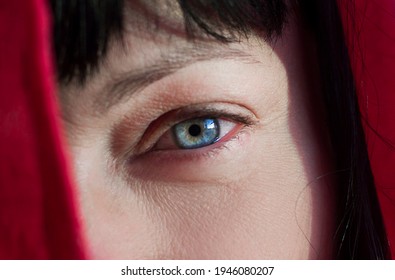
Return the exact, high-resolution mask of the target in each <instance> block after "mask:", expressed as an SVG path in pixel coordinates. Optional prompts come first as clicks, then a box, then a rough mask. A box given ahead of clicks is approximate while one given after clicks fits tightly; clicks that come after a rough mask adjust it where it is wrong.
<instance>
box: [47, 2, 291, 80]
mask: <svg viewBox="0 0 395 280" xmlns="http://www.w3.org/2000/svg"><path fill="white" fill-rule="evenodd" d="M174 1H176V0H174ZM50 3H51V7H52V10H53V17H54V18H53V21H54V28H53V31H54V47H55V55H56V62H57V74H58V80H59V82H60V83H63V84H65V83H66V84H67V83H68V82H70V81H72V80H76V81H79V82H80V83H83V82H84V81H85V79H86V78H87V76H88V75H89V74H91V73H92V72H94V71H95V70H96V69H97V66H98V63H99V62H100V61H101V59H102V58H103V57H104V56H105V54H106V51H107V47H108V44H109V41H110V40H111V39H112V38H113V37H116V36H118V37H120V36H121V35H122V31H123V22H124V20H123V13H124V11H123V10H124V4H125V2H124V0H100V1H96V0H50ZM178 4H179V6H180V8H181V11H182V13H183V17H184V23H185V30H186V32H187V34H188V36H190V37H193V34H194V33H195V31H198V30H199V31H203V32H204V33H206V34H207V35H209V36H211V37H213V38H215V39H217V40H219V41H221V42H230V41H234V40H235V39H236V38H239V37H240V36H247V34H249V33H250V32H251V31H254V32H257V33H260V34H262V35H261V36H262V37H263V38H265V39H267V40H269V39H272V38H273V37H275V36H278V35H280V34H281V31H282V29H283V26H284V23H285V21H286V15H287V7H286V4H285V1H284V0H243V1H240V0H178Z"/></svg>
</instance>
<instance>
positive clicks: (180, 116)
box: [136, 108, 257, 154]
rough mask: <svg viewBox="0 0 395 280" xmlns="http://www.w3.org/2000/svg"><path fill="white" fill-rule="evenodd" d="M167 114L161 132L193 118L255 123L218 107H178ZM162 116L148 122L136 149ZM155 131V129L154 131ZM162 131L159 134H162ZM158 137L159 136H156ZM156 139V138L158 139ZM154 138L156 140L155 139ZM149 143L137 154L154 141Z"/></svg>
mask: <svg viewBox="0 0 395 280" xmlns="http://www.w3.org/2000/svg"><path fill="white" fill-rule="evenodd" d="M168 114H172V115H171V117H170V118H168V119H167V120H166V119H165V120H164V121H163V122H164V124H162V127H163V128H164V129H162V131H163V133H165V132H166V131H167V130H169V129H171V128H172V127H173V126H174V125H176V124H179V123H182V122H184V121H186V120H189V119H194V118H223V119H229V120H231V121H235V122H238V123H241V124H243V125H244V126H252V125H254V124H256V123H257V121H255V120H254V119H253V118H252V117H248V116H243V115H239V114H233V113H229V112H228V111H225V110H218V109H211V108H208V109H207V108H206V109H194V110H183V109H178V110H174V111H172V112H169V113H168ZM161 118H163V117H162V116H161V117H159V118H158V119H156V120H154V121H153V122H151V123H150V125H149V128H148V129H147V130H146V131H145V132H144V134H143V135H142V136H141V137H140V139H139V141H138V144H137V145H136V147H137V150H141V149H142V147H143V144H144V139H145V138H147V137H148V135H150V134H151V135H152V134H153V133H151V132H152V130H154V129H152V128H151V129H150V127H152V126H154V127H155V125H154V124H155V122H158V121H159V120H160V119H161ZM154 132H155V131H154ZM163 133H162V134H161V135H163ZM158 139H159V138H158ZM158 139H157V140H158ZM157 140H156V141H157ZM156 141H155V142H154V143H151V145H150V146H149V147H148V148H146V149H144V150H143V152H141V153H138V154H143V153H147V152H149V151H151V150H152V148H153V147H154V146H155V143H156Z"/></svg>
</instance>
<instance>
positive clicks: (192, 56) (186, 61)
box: [94, 45, 261, 113]
mask: <svg viewBox="0 0 395 280" xmlns="http://www.w3.org/2000/svg"><path fill="white" fill-rule="evenodd" d="M216 59H221V60H238V61H241V62H243V63H248V64H251V63H261V62H260V61H258V60H257V59H256V58H254V57H253V56H252V55H251V54H248V53H247V52H244V51H242V50H239V49H234V48H231V47H229V46H226V47H219V46H217V45H215V47H213V46H211V45H210V46H206V45H202V46H200V45H199V46H196V45H193V46H192V47H191V46H189V47H187V48H183V49H176V50H174V51H173V52H170V53H169V54H167V55H166V56H165V57H161V59H159V60H158V61H157V62H155V63H154V64H153V65H151V66H148V67H145V68H144V69H137V70H136V69H134V70H131V71H129V72H126V73H123V74H121V75H120V76H119V77H118V78H117V79H116V80H115V81H114V80H112V81H110V82H109V83H108V84H106V85H105V86H104V87H103V89H102V90H101V91H100V92H99V93H98V94H97V98H96V100H95V101H94V104H95V108H96V109H97V111H98V112H100V113H105V112H106V111H108V110H109V109H110V108H111V107H112V106H114V105H116V104H118V103H120V102H122V101H124V100H125V99H127V98H129V97H131V96H132V95H133V94H134V93H136V92H139V91H141V90H143V89H144V88H146V87H147V86H149V85H150V84H152V83H154V82H156V81H158V80H161V79H163V78H165V77H166V76H169V75H171V74H173V73H175V72H177V71H178V70H180V69H182V68H185V67H186V66H188V65H191V64H194V63H197V62H201V61H209V60H216Z"/></svg>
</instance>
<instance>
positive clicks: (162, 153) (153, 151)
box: [137, 109, 255, 160]
mask: <svg viewBox="0 0 395 280" xmlns="http://www.w3.org/2000/svg"><path fill="white" fill-rule="evenodd" d="M175 115H176V116H174V115H173V116H172V114H171V113H170V117H169V118H167V117H166V116H164V117H161V118H159V119H157V120H156V121H154V122H153V123H151V125H150V127H149V128H148V129H147V131H146V132H145V134H144V135H143V137H142V138H141V140H140V142H141V144H140V146H145V147H146V148H145V149H140V150H143V151H142V152H140V153H138V155H137V157H149V156H155V157H160V158H162V159H166V160H170V159H171V160H173V159H175V158H177V159H180V160H196V159H200V158H210V157H212V156H213V155H216V154H217V153H219V152H220V151H221V150H223V149H227V148H229V145H230V144H231V143H233V142H234V140H237V139H238V138H239V137H240V136H241V135H243V132H245V129H246V128H248V127H250V126H251V125H253V124H254V123H255V121H254V120H253V119H252V117H250V116H247V115H245V116H244V115H241V114H233V113H229V112H226V111H224V110H213V109H208V110H204V109H203V110H193V111H188V110H185V111H183V110H177V111H176V114H175ZM206 118H207V119H218V120H225V121H229V122H233V123H234V125H235V126H234V127H233V128H232V129H231V130H230V131H229V132H227V133H226V134H225V135H224V136H222V137H221V138H220V139H218V140H217V141H215V142H214V143H212V144H209V145H206V146H203V147H199V148H194V149H158V147H157V143H158V141H159V140H160V139H161V138H162V137H163V135H165V134H166V133H171V129H172V128H173V127H174V126H175V125H178V124H181V123H183V122H185V121H188V120H193V119H206ZM161 127H162V128H161ZM156 131H159V133H158V132H156ZM153 135H156V137H155V136H153ZM150 138H151V139H152V138H154V139H156V140H154V141H152V142H151V144H149V145H146V144H145V143H146V142H150V141H151V139H150ZM147 147H148V148H147Z"/></svg>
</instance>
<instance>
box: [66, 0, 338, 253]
mask: <svg viewBox="0 0 395 280" xmlns="http://www.w3.org/2000/svg"><path fill="white" fill-rule="evenodd" d="M148 10H149V7H148ZM163 11H165V12H163V14H162V15H160V20H159V22H158V21H157V22H156V23H157V24H158V25H157V28H152V26H150V25H151V24H150V22H152V18H150V16H149V13H148V12H147V13H146V14H145V16H144V17H142V16H141V15H140V16H136V13H137V12H131V10H129V9H127V10H126V12H125V14H126V15H125V17H126V28H125V29H126V30H125V34H124V41H123V43H122V42H119V41H116V40H114V41H113V42H112V44H111V47H110V49H109V53H108V56H107V57H106V60H105V61H104V62H103V63H102V64H101V66H100V70H99V71H98V72H97V73H96V74H94V75H93V76H92V77H91V78H89V79H88V81H87V82H86V85H85V86H84V87H78V86H76V85H69V86H65V87H63V88H62V93H61V101H62V107H63V114H64V119H65V124H66V128H67V130H66V131H67V137H68V140H69V144H70V146H71V156H72V159H73V163H74V167H75V171H76V174H75V176H76V178H77V182H78V186H79V197H80V202H81V215H82V219H83V222H84V227H85V231H86V236H87V242H88V246H89V250H90V253H91V256H92V257H93V258H116V259H128V258H133V259H157V258H159V259H267V258H269V259H305V258H328V257H330V254H331V250H330V248H331V238H332V235H333V218H334V216H335V213H334V212H333V195H332V188H333V184H332V183H331V181H330V180H329V179H328V176H324V175H325V174H329V173H330V172H331V161H330V158H329V154H330V151H329V148H328V145H327V144H326V137H325V134H326V131H325V130H324V129H322V126H323V125H322V117H321V114H320V112H321V107H320V105H319V104H320V100H319V96H320V92H319V83H317V80H318V79H319V77H318V75H317V74H316V72H317V71H316V65H315V61H314V55H315V54H314V46H313V44H311V43H309V42H310V38H309V36H308V35H307V34H306V33H305V32H304V31H303V30H301V28H300V24H299V22H298V19H296V18H297V17H296V16H291V17H290V18H289V21H288V24H287V25H286V28H285V30H284V32H283V34H282V36H281V37H280V38H278V39H277V40H275V41H274V42H272V43H268V42H265V41H264V40H263V39H261V38H259V36H251V37H250V38H249V39H241V41H240V42H236V43H229V44H224V43H220V42H218V41H216V40H214V39H209V38H207V37H204V36H201V37H200V36H199V35H197V37H196V38H195V39H194V40H188V39H187V36H186V34H185V33H184V31H183V28H182V27H183V25H182V23H181V22H180V21H179V13H172V12H169V10H168V11H166V9H163ZM317 85H318V86H317Z"/></svg>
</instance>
